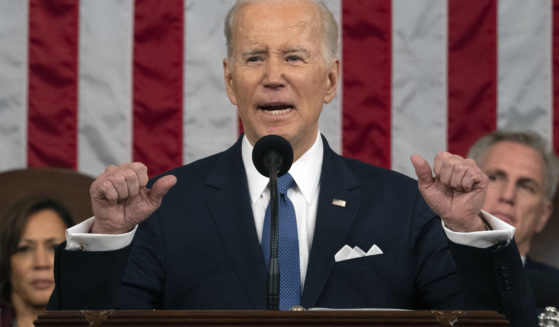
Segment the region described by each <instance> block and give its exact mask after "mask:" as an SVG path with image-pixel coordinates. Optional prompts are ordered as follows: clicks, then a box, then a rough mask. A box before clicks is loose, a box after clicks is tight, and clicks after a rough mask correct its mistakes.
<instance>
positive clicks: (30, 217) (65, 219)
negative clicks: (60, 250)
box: [0, 196, 73, 327]
mask: <svg viewBox="0 0 559 327" xmlns="http://www.w3.org/2000/svg"><path fill="white" fill-rule="evenodd" d="M72 225H73V221H72V217H71V216H70V214H69V212H68V210H67V209H66V208H65V207H64V206H63V205H62V204H60V203H59V202H57V201H55V200H52V199H50V198H46V197H39V196H33V197H29V198H25V199H23V200H21V201H19V202H17V203H16V204H14V205H13V206H12V207H11V208H9V209H8V211H6V214H5V215H4V217H2V220H0V292H1V293H0V295H1V310H2V312H1V321H0V323H1V325H0V327H6V326H18V327H26V326H33V320H34V319H35V318H36V317H37V315H38V314H39V313H40V312H42V311H44V310H45V307H46V305H47V302H48V300H49V297H50V295H51V293H52V290H53V288H54V273H53V263H54V248H55V247H56V246H57V245H58V244H60V243H62V242H63V241H64V231H65V229H66V228H68V227H70V226H72Z"/></svg>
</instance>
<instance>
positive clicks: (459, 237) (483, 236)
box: [443, 210, 515, 249]
mask: <svg viewBox="0 0 559 327" xmlns="http://www.w3.org/2000/svg"><path fill="white" fill-rule="evenodd" d="M481 214H482V215H483V216H484V217H485V219H486V220H487V222H488V223H489V225H491V228H492V229H493V230H487V231H479V232H471V233H462V232H454V231H452V230H450V229H448V228H447V227H446V226H445V225H444V222H443V229H444V232H445V234H446V237H448V239H449V240H451V241H452V242H454V243H457V244H461V245H468V246H473V247H476V248H482V249H484V248H488V247H490V246H493V245H495V244H497V243H500V242H503V241H507V242H509V241H510V240H512V238H513V236H514V231H515V228H514V227H513V226H511V225H509V224H507V223H505V222H504V221H502V220H501V219H499V218H497V217H495V216H493V215H491V214H489V213H488V212H486V211H483V210H481Z"/></svg>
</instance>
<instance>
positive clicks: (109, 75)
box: [78, 0, 134, 176]
mask: <svg viewBox="0 0 559 327" xmlns="http://www.w3.org/2000/svg"><path fill="white" fill-rule="evenodd" d="M133 13H134V10H133V1H132V0H112V1H99V0H82V1H81V3H80V45H79V114H78V126H79V129H78V169H79V170H80V171H82V172H84V173H87V174H90V175H93V176H96V175H98V174H99V173H101V172H102V171H103V170H104V168H105V166H106V165H108V164H119V163H122V162H128V161H130V160H131V159H132V150H131V149H132V146H131V141H132V122H131V112H132V81H131V80H132V73H131V70H132V63H131V60H132V36H133V24H132V22H133Z"/></svg>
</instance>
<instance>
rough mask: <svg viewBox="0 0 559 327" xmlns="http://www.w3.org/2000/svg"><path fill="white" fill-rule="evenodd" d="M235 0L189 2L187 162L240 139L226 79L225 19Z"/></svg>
mask: <svg viewBox="0 0 559 327" xmlns="http://www.w3.org/2000/svg"><path fill="white" fill-rule="evenodd" d="M233 3H234V0H219V1H186V5H185V42H184V43H185V44H184V55H185V59H184V60H185V73H184V124H183V126H184V129H183V135H184V143H183V144H184V152H183V154H184V159H183V161H184V162H185V163H188V162H192V161H194V160H196V159H199V158H202V157H205V156H208V155H211V154H214V153H216V152H218V151H223V150H224V149H226V148H227V147H228V146H230V145H231V144H233V143H234V142H235V141H236V139H237V132H238V126H237V109H236V108H235V107H234V106H233V105H232V104H231V103H230V102H229V99H228V98H227V95H226V93H225V83H224V80H223V68H222V67H223V66H222V61H223V58H225V57H226V56H227V51H226V48H225V36H224V35H223V17H225V13H226V11H227V9H228V8H229V7H230V6H231V5H232V4H233Z"/></svg>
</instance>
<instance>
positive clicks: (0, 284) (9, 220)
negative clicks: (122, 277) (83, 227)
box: [0, 196, 74, 303]
mask: <svg viewBox="0 0 559 327" xmlns="http://www.w3.org/2000/svg"><path fill="white" fill-rule="evenodd" d="M45 209H50V210H53V211H54V212H56V213H57V214H58V216H60V219H61V220H62V222H63V223H64V224H65V225H66V227H71V226H72V225H73V224H74V222H73V220H72V216H71V215H70V213H69V212H68V209H66V208H65V207H64V206H63V205H62V204H60V203H59V202H57V201H56V200H53V199H50V198H47V197H42V196H33V197H28V198H25V199H23V200H20V201H19V202H17V203H16V204H14V205H13V206H12V207H10V208H9V209H8V211H7V212H6V214H5V215H4V217H1V218H0V301H1V302H4V303H9V302H10V293H11V291H12V289H11V288H12V287H11V283H10V272H11V268H10V257H11V256H12V255H13V254H14V253H15V251H16V249H17V246H18V243H19V241H20V239H21V235H22V234H23V230H24V228H25V225H26V224H27V220H28V219H29V217H30V216H31V215H32V214H34V213H36V212H39V211H42V210H45Z"/></svg>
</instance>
